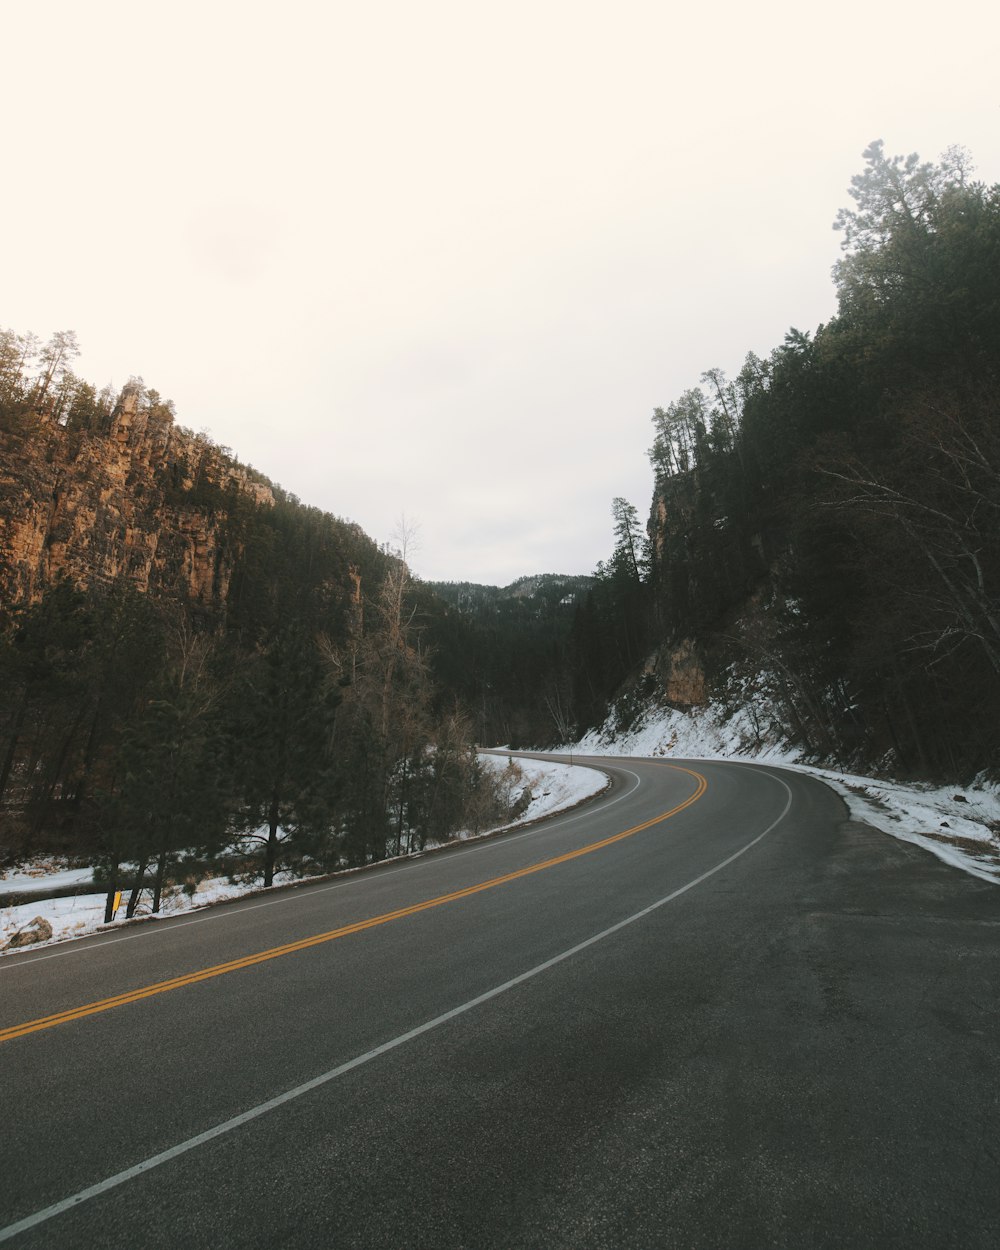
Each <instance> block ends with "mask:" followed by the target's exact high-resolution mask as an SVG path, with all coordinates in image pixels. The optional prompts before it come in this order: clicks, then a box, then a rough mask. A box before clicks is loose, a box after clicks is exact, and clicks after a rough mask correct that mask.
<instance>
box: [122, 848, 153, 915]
mask: <svg viewBox="0 0 1000 1250" xmlns="http://www.w3.org/2000/svg"><path fill="white" fill-rule="evenodd" d="M148 864H149V857H148V856H146V855H144V856H143V857H142V859H140V860H139V867H138V869H137V870H136V874H135V881H133V882H132V892H131V894H129V896H128V907H126V908H125V919H126V920H131V919H132V917H133V916H134V915H135V909H136V907H137V906H138V903H139V899H140V897H141V895H142V884H143V878H144V877H145V876H146V867H147V865H148Z"/></svg>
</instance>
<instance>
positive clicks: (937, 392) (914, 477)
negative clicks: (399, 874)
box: [574, 142, 1000, 779]
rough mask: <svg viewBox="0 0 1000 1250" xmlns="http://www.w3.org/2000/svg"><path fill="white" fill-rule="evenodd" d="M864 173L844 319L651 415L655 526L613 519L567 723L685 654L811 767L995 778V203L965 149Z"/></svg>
mask: <svg viewBox="0 0 1000 1250" xmlns="http://www.w3.org/2000/svg"><path fill="white" fill-rule="evenodd" d="M864 159H865V167H864V170H863V172H862V173H860V174H858V175H857V176H856V177H854V179H853V180H852V183H851V187H850V189H849V194H850V197H851V200H852V201H853V203H852V206H851V207H849V208H845V209H843V210H841V212H840V213H839V214H838V215H837V218H836V222H835V223H834V224H835V228H836V229H838V230H839V231H840V232H841V235H842V253H843V254H842V258H841V260H840V261H839V262H838V263H837V265H836V267H835V270H834V274H833V278H834V283H835V287H836V294H837V313H836V316H835V317H833V318H832V319H831V320H830V321H829V322H828V323H827V324H825V325H821V326H819V327H818V328H816V329H815V330H814V331H801V330H798V329H796V328H792V329H790V330H789V331H788V333H787V334H786V336H785V339H784V342H783V343H781V344H780V345H779V346H777V347H776V348H775V349H774V350H773V351H772V352H771V353H770V355H769V356H767V357H766V358H761V357H759V356H757V355H755V354H753V353H751V354H748V356H747V357H746V361H745V363H744V365H743V367H742V369H741V370H740V371H739V373H738V374H737V375H736V376H735V377H733V378H727V377H726V376H725V374H724V373H723V372H722V371H721V370H719V369H716V368H708V369H706V370H705V371H704V373H703V374H702V375H701V377H700V378H699V382H700V385H699V386H695V387H693V388H692V389H689V390H687V391H685V392H684V393H683V394H682V395H680V396H679V397H678V398H676V399H675V400H673V401H672V402H671V403H669V404H668V405H667V406H666V407H665V408H658V409H656V410H655V412H654V415H653V442H652V447H651V449H650V453H649V454H650V461H651V464H652V468H653V472H654V491H653V502H652V510H651V515H650V520H649V524H648V527H645V529H644V527H643V526H642V525H641V524H640V522H639V519H638V517H637V515H636V513H635V509H634V508H631V507H630V506H629V505H628V504H627V503H626V502H625V501H624V500H616V501H615V527H616V543H615V550H614V555H613V557H612V559H611V561H610V562H609V565H608V567H607V568H605V569H603V570H599V573H600V574H601V575H600V577H599V585H598V587H597V588H596V589H595V593H594V602H593V603H591V604H590V606H589V607H588V608H587V613H588V615H587V616H586V617H581V619H580V621H579V622H578V627H577V630H576V634H575V651H576V654H577V656H578V657H581V656H585V657H587V658H584V659H583V660H582V662H579V660H578V664H579V666H578V669H577V672H576V674H575V685H574V708H575V712H576V715H577V717H578V718H579V719H580V720H581V721H582V722H585V723H586V722H591V721H593V720H594V719H595V718H596V717H599V716H600V715H601V709H602V704H606V702H607V700H609V699H612V698H613V697H614V696H615V693H616V691H618V690H619V689H620V687H621V684H622V683H623V682H627V680H628V678H629V676H630V674H631V675H632V678H633V681H632V688H633V690H634V691H635V692H636V693H637V694H639V695H641V694H642V693H643V691H644V690H645V692H646V693H649V691H648V689H647V688H648V685H649V683H648V681H647V682H646V683H645V686H644V685H643V681H642V679H641V678H639V677H637V669H636V666H637V662H638V659H639V657H640V656H643V655H647V654H648V653H650V652H652V651H654V650H655V649H657V648H666V649H667V650H669V649H670V648H671V647H674V646H676V645H677V644H678V643H679V642H680V641H681V640H683V639H688V640H694V643H695V645H696V646H697V649H698V651H699V652H700V654H701V656H702V657H703V660H704V664H705V668H706V671H707V673H708V677H709V681H710V685H711V687H712V690H713V695H714V697H716V698H718V699H720V700H722V701H725V700H726V699H730V700H732V699H733V698H736V697H743V698H746V693H745V692H747V691H748V690H749V691H750V692H752V697H753V701H754V702H755V703H757V704H759V707H760V714H761V717H762V718H764V717H765V716H766V717H768V718H770V719H772V720H774V721H776V726H775V728H776V730H777V732H778V733H779V734H780V735H781V736H782V737H783V738H784V739H785V740H786V741H787V742H789V743H790V744H792V745H794V746H796V747H798V748H800V749H801V750H802V751H803V752H805V753H806V754H808V755H809V756H810V757H811V758H814V759H816V760H825V761H828V762H835V763H838V764H851V765H854V766H856V767H858V768H864V769H868V770H870V769H873V768H875V769H877V768H881V769H886V770H888V771H892V772H895V773H897V774H899V775H903V776H909V777H927V778H940V779H944V778H953V779H954V778H959V777H968V776H971V775H974V774H976V773H978V772H982V771H988V772H991V773H992V775H994V776H995V775H996V769H997V758H998V757H997V747H998V736H1000V734H998V726H1000V419H998V418H1000V412H998V400H997V395H998V393H1000V390H998V383H1000V187H997V186H992V187H990V186H986V185H984V184H982V183H980V182H977V181H975V180H974V179H973V177H972V172H973V170H972V166H971V160H970V157H969V155H968V153H966V152H965V151H964V150H962V149H951V150H949V151H948V152H947V153H945V155H944V157H943V158H942V159H941V161H940V162H938V163H928V162H922V161H921V160H920V159H919V157H918V156H917V155H909V156H907V157H901V156H888V155H886V153H885V151H884V147H883V145H882V143H880V142H875V143H872V144H871V145H870V146H869V147H868V148H867V149H866V151H865V153H864ZM601 657H603V659H604V664H605V667H604V668H603V669H602V668H601ZM595 678H596V679H597V687H596V689H595ZM736 691H740V692H742V694H741V695H740V696H737V694H736ZM595 696H596V697H595Z"/></svg>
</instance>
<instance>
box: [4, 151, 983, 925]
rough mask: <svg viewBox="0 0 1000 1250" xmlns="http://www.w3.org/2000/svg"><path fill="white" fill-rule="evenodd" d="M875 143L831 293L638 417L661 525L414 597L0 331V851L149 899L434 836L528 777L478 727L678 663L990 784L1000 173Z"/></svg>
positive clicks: (316, 519)
mask: <svg viewBox="0 0 1000 1250" xmlns="http://www.w3.org/2000/svg"><path fill="white" fill-rule="evenodd" d="M864 159H865V166H864V169H863V171H862V172H861V173H860V174H858V175H857V176H856V177H855V178H854V179H853V181H852V184H851V187H850V188H849V194H850V198H851V201H852V204H851V206H850V207H848V208H845V209H843V210H841V212H840V213H839V214H838V216H837V220H836V223H835V224H836V227H837V228H838V229H839V230H840V232H841V234H842V244H843V252H842V258H841V260H840V261H839V262H838V264H837V266H836V268H835V272H834V275H833V280H834V284H835V288H836V294H837V312H836V315H835V316H834V317H832V318H831V320H830V321H829V322H828V323H827V324H825V325H821V326H819V327H817V328H816V329H814V330H811V331H801V330H798V329H795V328H792V329H790V330H789V332H788V333H787V334H786V336H785V339H784V342H782V343H781V344H780V345H778V346H777V347H775V348H774V350H773V351H772V352H771V353H770V355H768V356H766V357H760V356H758V355H755V354H753V353H751V354H749V355H748V356H747V357H746V360H745V363H744V365H743V367H742V368H741V369H740V370H739V372H738V373H737V374H736V375H735V376H734V377H727V376H726V375H725V374H724V373H723V372H722V371H721V370H720V369H717V368H706V369H705V371H704V372H703V373H702V374H701V376H700V377H699V379H698V383H699V384H698V385H696V386H693V387H692V388H691V389H689V390H687V391H685V392H684V393H683V394H682V395H680V396H679V397H677V398H676V399H674V400H673V401H671V402H669V403H668V404H667V405H666V407H663V408H657V409H656V410H655V411H654V413H653V422H652V425H653V428H652V446H651V449H650V453H649V456H650V463H651V466H652V471H653V491H652V503H651V510H650V515H649V519H648V522H646V521H644V519H643V518H641V517H640V515H639V513H638V511H637V509H636V508H635V507H634V506H633V505H631V504H630V503H628V502H627V501H626V500H625V499H624V498H615V499H614V500H613V501H612V503H611V509H610V518H609V520H610V530H611V533H612V535H613V538H612V542H611V544H610V545H611V553H610V555H609V557H608V559H607V560H606V561H602V562H601V563H600V564H598V566H597V568H596V569H595V570H594V572H593V574H592V575H590V576H576V577H568V576H556V575H552V574H548V575H544V576H537V577H534V578H526V579H523V580H522V581H521V582H519V583H515V584H514V585H513V586H511V587H507V588H504V589H502V590H501V589H499V588H495V587H481V586H472V585H470V584H453V583H441V584H435V585H430V584H424V583H421V582H419V581H418V580H417V579H415V578H414V577H412V575H411V574H410V571H409V568H408V565H407V560H406V546H407V535H406V533H405V532H401V533H400V534H399V535H397V541H396V544H395V545H394V546H393V547H392V548H390V547H380V546H378V545H377V544H376V543H374V542H373V541H372V540H371V539H370V538H369V537H368V536H367V535H365V534H364V533H363V532H362V531H361V530H360V529H359V527H357V526H356V525H354V524H352V523H351V522H349V521H345V520H342V519H340V518H337V517H334V516H331V515H330V514H327V513H324V512H321V511H319V510H318V509H315V508H310V507H308V506H306V505H304V504H303V503H301V502H300V501H299V500H298V499H296V498H295V497H294V496H291V495H289V494H288V493H287V492H285V491H283V490H281V488H280V487H277V486H275V485H274V484H273V483H270V482H268V480H267V479H266V478H265V477H264V476H263V475H262V474H260V473H257V472H256V471H255V470H252V469H249V468H248V467H247V466H242V465H240V464H239V461H238V460H237V459H236V457H235V456H234V455H233V453H232V452H231V451H229V449H227V448H217V447H215V446H214V445H213V444H211V440H209V439H207V437H206V436H204V435H194V434H192V432H191V431H188V430H184V428H183V427H180V426H178V425H177V423H176V414H175V412H174V409H173V405H172V404H171V403H170V401H169V400H166V399H164V398H163V397H162V396H161V395H160V394H159V393H158V392H157V391H156V390H154V389H152V388H149V387H147V386H146V385H145V383H144V382H143V380H142V379H131V380H130V382H129V384H128V386H127V387H126V388H124V389H123V390H122V391H121V392H120V393H113V392H112V391H111V390H110V388H105V390H104V391H100V392H99V391H97V390H96V389H95V388H94V387H93V386H92V385H90V384H89V383H87V382H86V381H84V380H82V379H80V378H79V377H77V376H76V374H75V373H74V372H73V365H74V361H75V358H76V356H77V355H78V354H79V349H78V346H77V344H76V339H75V336H74V335H73V334H72V333H71V332H61V333H58V334H56V335H54V336H53V337H52V339H51V340H50V341H49V342H48V343H41V342H39V341H38V340H37V339H36V338H34V336H33V335H31V334H19V333H17V332H15V331H13V330H8V331H0V488H2V496H0V540H2V541H0V581H2V589H3V599H2V601H0V690H2V698H0V822H2V824H0V857H2V859H3V860H4V861H5V862H8V863H9V862H14V861H15V860H17V859H19V858H21V857H24V856H26V855H29V854H32V853H35V852H37V851H39V850H42V849H45V850H49V851H52V850H61V851H64V852H72V853H85V854H88V855H91V856H92V857H93V858H94V859H95V860H96V861H97V862H98V863H99V865H100V867H101V871H102V872H103V873H104V874H105V876H106V879H107V882H108V888H109V897H110V894H111V892H112V891H113V890H114V889H116V888H120V886H121V884H122V883H123V882H124V883H125V884H126V885H129V886H131V888H132V890H133V897H132V900H131V906H132V907H133V908H134V906H135V899H136V895H135V890H136V889H137V888H138V885H139V883H142V882H146V881H149V882H152V886H151V889H152V892H153V897H154V908H155V907H156V906H158V904H159V900H160V896H161V893H162V890H163V889H164V888H165V886H166V885H168V884H171V883H172V884H174V885H179V884H182V883H184V882H187V883H191V882H194V881H197V880H198V879H199V874H204V873H206V872H209V871H218V870H219V867H220V865H224V866H225V870H226V871H228V872H230V873H232V874H237V875H238V874H241V873H242V874H245V875H247V876H248V877H251V878H255V879H257V880H259V881H261V882H262V883H263V885H265V886H268V885H270V884H271V883H272V881H273V880H274V877H275V874H276V872H278V871H279V870H280V869H291V870H292V871H301V872H305V871H315V870H317V869H321V870H326V869H331V868H335V867H341V866H353V865H359V864H365V863H371V862H373V861H377V860H379V859H382V858H385V857H386V856H388V855H393V854H400V853H407V852H415V851H419V850H420V849H422V848H423V847H424V846H425V844H426V843H427V842H428V841H431V840H434V841H442V840H447V838H449V837H450V836H451V835H452V834H453V833H454V832H455V831H456V830H458V829H473V830H475V829H479V828H483V827H485V826H487V825H489V824H491V823H493V824H496V823H500V822H502V820H503V819H505V818H507V816H509V814H510V812H511V810H512V808H513V807H515V806H516V804H517V802H518V801H519V800H520V799H522V798H523V796H522V795H521V794H520V791H519V790H518V788H517V786H516V785H515V784H514V779H513V777H512V776H510V775H508V776H507V778H506V780H504V777H503V776H500V777H499V779H498V776H497V774H495V773H494V772H492V771H490V770H488V769H485V768H484V767H483V764H482V762H481V758H480V757H479V756H478V755H477V753H476V750H475V747H476V745H477V744H479V745H493V744H501V743H503V744H508V745H511V746H546V745H551V744H554V743H568V742H571V741H573V740H575V739H576V738H577V737H578V736H579V735H580V734H581V733H582V732H583V731H584V730H586V729H587V728H589V727H592V726H595V725H597V724H600V723H601V722H602V721H603V720H604V719H605V718H606V717H607V716H608V713H609V709H617V711H618V715H619V717H620V718H622V719H623V720H627V718H628V715H629V714H630V711H629V709H632V711H633V712H634V710H635V709H636V708H638V707H640V706H644V705H645V706H648V705H651V704H652V705H655V704H657V703H663V702H664V701H670V699H671V697H672V696H671V693H670V687H669V683H666V682H665V681H664V680H663V679H662V675H661V670H660V668H659V667H658V663H659V661H658V660H657V657H660V658H662V657H670V656H671V655H676V654H677V653H678V651H679V650H680V651H683V652H684V654H685V655H689V656H695V657H696V660H697V664H698V666H699V671H700V672H703V674H704V682H705V689H706V694H705V696H704V697H706V698H710V699H714V700H716V701H720V702H722V703H725V702H726V701H729V702H730V703H732V701H734V700H736V699H743V700H749V701H750V702H751V704H752V705H753V707H754V708H755V715H758V714H759V720H760V724H761V732H762V733H763V732H765V731H767V732H770V733H772V734H777V735H778V736H779V737H780V738H781V739H782V740H783V741H785V742H787V743H789V744H790V745H793V746H795V747H797V748H798V749H799V750H800V751H801V752H802V753H804V754H805V755H807V756H808V757H810V758H813V759H816V760H818V761H826V762H836V763H839V764H844V765H846V764H851V765H853V766H855V767H858V768H862V767H863V768H865V769H868V770H877V769H884V770H886V771H889V772H895V773H897V774H899V775H903V776H909V777H927V778H942V779H944V778H952V779H956V780H957V779H959V778H962V777H968V776H972V775H974V774H976V773H981V772H984V771H985V772H989V773H992V775H994V776H995V775H996V760H997V746H998V726H1000V592H998V579H1000V543H998V537H1000V526H998V521H1000V515H998V514H1000V424H998V415H1000V414H998V412H997V394H998V384H1000V188H998V187H996V186H993V187H990V186H986V185H984V184H982V183H980V182H977V181H975V179H974V178H973V176H972V174H973V170H972V167H971V162H970V159H969V157H968V155H967V154H966V153H965V152H964V151H962V150H960V149H954V150H950V151H949V152H948V153H946V154H945V156H944V157H943V158H942V159H941V160H940V161H939V162H938V163H927V162H922V161H921V160H920V159H919V158H918V157H917V156H915V155H911V156H907V157H898V156H888V155H886V153H885V151H884V149H883V146H882V144H881V143H878V142H876V143H873V144H871V145H870V146H869V148H868V149H867V150H866V152H865V154H864ZM109 466H110V467H109ZM116 466H117V467H116ZM102 474H104V476H101V475H102ZM115 474H117V476H115ZM91 479H93V481H95V482H98V481H99V482H101V483H104V485H102V487H101V489H100V490H99V491H98V490H97V489H96V487H93V489H90V493H89V494H88V493H87V491H88V481H90V480H91ZM74 491H75V492H76V495H75V496H73V492H74ZM71 496H73V498H75V500H76V502H75V503H74V504H73V507H74V508H76V512H75V513H74V512H73V511H72V509H71V508H70V506H69V504H68V503H67V500H70V498H71ZM125 499H127V500H128V501H129V508H130V509H131V511H129V512H128V515H127V516H126V514H125V511H123V509H124V507H125V504H124V502H123V500H125ZM109 500H110V502H109ZM116 500H117V503H116V502H115V501H116ZM32 508H33V509H34V511H33V512H32V511H31V509H32ZM116 508H117V511H115V509H116ZM29 514H30V517H33V518H35V519H34V520H31V521H30V524H29V522H28V520H26V517H29ZM74 517H75V518H76V519H75V520H74ZM38 518H41V519H38ZM80 518H84V521H85V522H86V529H87V534H86V537H85V538H83V537H81V533H82V529H81V526H83V524H84V521H81V520H80ZM74 526H75V527H76V528H74ZM18 527H20V528H18ZM42 529H44V531H45V532H44V535H42V534H41V530H42ZM15 532H16V533H17V534H19V535H21V536H22V538H20V539H19V540H18V541H19V542H21V545H22V546H24V545H25V544H26V543H28V538H31V541H35V539H37V540H38V551H37V552H36V556H33V557H32V558H33V559H35V564H33V565H31V568H30V569H29V568H28V565H27V564H26V563H25V560H24V559H22V560H21V563H20V564H18V557H17V554H16V551H15V547H16V545H17V544H16V543H14V541H13V538H12V537H11V536H12V535H14V534H15ZM5 535H6V537H5ZM24 535H27V536H28V538H24V537H23V536H24ZM32 535H34V538H32ZM29 545H30V544H29ZM141 551H145V552H146V556H144V557H143V559H144V560H145V563H142V564H141V567H140V563H139V562H137V561H138V556H137V554H136V553H137V552H141ZM192 552H194V553H195V554H194V555H192ZM198 553H201V554H200V555H199V554H198ZM206 553H207V554H206ZM196 557H197V558H196ZM198 560H200V561H201V563H200V564H198ZM26 570H27V571H26ZM32 570H35V571H32ZM38 570H42V572H39V571H38ZM43 573H44V576H43ZM664 662H666V661H664ZM699 689H700V687H699ZM691 697H692V698H693V697H694V696H691ZM698 697H699V698H700V697H701V695H700V694H699V695H698ZM126 866H127V867H126Z"/></svg>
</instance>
